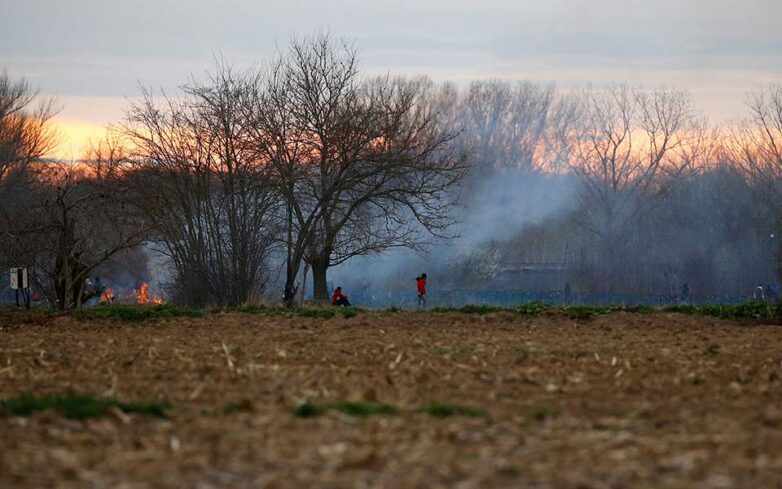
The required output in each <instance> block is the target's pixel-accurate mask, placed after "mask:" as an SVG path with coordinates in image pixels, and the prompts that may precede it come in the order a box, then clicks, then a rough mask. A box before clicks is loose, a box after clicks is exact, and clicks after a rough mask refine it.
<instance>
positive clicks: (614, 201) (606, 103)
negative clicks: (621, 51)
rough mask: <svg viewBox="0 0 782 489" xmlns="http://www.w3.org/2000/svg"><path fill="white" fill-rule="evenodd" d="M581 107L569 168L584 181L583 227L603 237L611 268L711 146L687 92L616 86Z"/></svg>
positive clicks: (570, 139)
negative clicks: (635, 226) (630, 230)
mask: <svg viewBox="0 0 782 489" xmlns="http://www.w3.org/2000/svg"><path fill="white" fill-rule="evenodd" d="M580 102H581V106H580V114H579V116H580V118H579V123H578V124H576V125H574V126H573V128H572V130H571V131H568V132H567V144H568V154H569V158H570V167H571V169H572V170H573V171H574V172H575V173H576V174H577V175H578V176H579V177H580V179H581V182H582V200H583V206H582V209H581V211H580V212H579V213H578V214H577V215H576V222H577V223H578V224H579V225H581V226H582V227H584V228H585V229H586V230H588V231H589V232H591V233H593V234H595V235H596V236H598V237H599V238H600V240H601V242H602V243H603V246H602V248H603V249H602V260H603V263H604V266H606V267H607V268H606V269H607V270H608V269H610V267H613V266H614V265H616V264H617V259H618V256H617V254H618V251H619V250H618V247H619V246H620V244H621V243H622V242H623V240H624V233H625V232H626V231H627V225H628V224H629V223H631V222H634V221H637V220H638V219H640V218H641V217H642V216H643V215H645V214H646V213H647V212H648V211H649V210H650V209H651V208H653V207H654V206H655V205H657V204H658V203H659V202H660V199H659V198H660V197H661V196H663V195H665V194H666V193H667V192H669V191H670V190H671V189H672V188H673V187H674V186H675V185H676V184H677V183H679V182H681V181H682V180H683V179H685V178H687V177H688V176H691V175H692V174H693V173H694V172H695V171H696V170H697V169H698V167H699V166H700V165H701V164H702V162H703V161H704V160H705V159H706V158H707V157H708V156H709V152H710V148H711V146H710V144H709V142H710V140H709V138H708V134H707V131H706V124H705V121H704V120H703V119H702V118H700V117H698V115H697V114H696V113H695V111H694V110H693V108H692V106H691V105H690V102H689V98H688V96H687V94H686V93H683V92H680V91H676V90H665V89H661V90H655V91H645V90H641V89H630V88H628V87H627V86H615V87H612V88H609V89H606V90H588V91H586V92H584V93H583V94H582V95H581V100H580ZM609 273H610V271H609Z"/></svg>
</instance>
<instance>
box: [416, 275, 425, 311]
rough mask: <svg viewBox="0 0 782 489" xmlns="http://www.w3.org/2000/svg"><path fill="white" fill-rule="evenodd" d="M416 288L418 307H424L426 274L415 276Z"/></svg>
mask: <svg viewBox="0 0 782 489" xmlns="http://www.w3.org/2000/svg"><path fill="white" fill-rule="evenodd" d="M415 285H416V289H418V308H419V309H421V308H422V307H426V274H425V273H422V274H421V276H420V277H416V278H415Z"/></svg>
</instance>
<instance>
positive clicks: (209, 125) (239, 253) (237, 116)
mask: <svg viewBox="0 0 782 489" xmlns="http://www.w3.org/2000/svg"><path fill="white" fill-rule="evenodd" d="M247 87H248V83H247V82H246V80H245V79H244V78H243V76H241V75H237V74H236V73H234V72H233V71H232V70H231V69H230V68H229V67H226V66H224V65H222V64H221V65H219V66H218V69H217V71H216V73H215V74H214V75H213V76H211V78H210V79H209V80H208V81H207V82H206V83H198V82H196V81H192V82H191V83H190V84H189V85H188V86H186V87H184V88H183V94H182V96H181V97H178V98H172V97H164V100H163V102H162V103H160V104H158V103H156V102H155V100H154V99H153V97H152V95H151V93H150V92H148V91H146V90H145V91H144V98H143V100H142V101H141V102H140V103H137V104H134V105H133V106H132V107H131V108H130V110H129V112H128V117H127V124H126V126H125V128H124V134H125V136H127V137H128V138H129V140H130V143H131V145H132V147H134V148H135V149H134V151H133V153H132V155H131V156H132V166H133V171H132V172H130V174H129V178H130V179H131V181H132V182H134V187H135V191H136V193H137V195H138V199H137V204H138V205H139V207H140V209H141V210H142V212H143V213H144V215H145V216H146V219H147V220H148V221H149V222H150V224H151V225H152V227H153V229H154V231H155V234H154V237H155V239H156V240H157V241H158V242H160V243H161V244H162V248H163V251H164V252H165V253H166V254H167V255H168V256H169V257H170V258H171V260H172V262H173V266H174V270H175V281H174V282H175V283H174V286H175V287H174V291H173V292H174V294H173V295H174V298H175V299H176V300H178V301H179V302H184V303H188V304H191V305H195V306H206V305H229V306H236V305H239V304H242V303H244V302H246V301H247V300H248V299H250V298H251V297H252V296H253V295H254V294H258V293H260V292H261V291H262V290H263V287H264V285H265V282H266V280H267V278H268V268H267V265H268V263H267V260H268V258H269V256H270V253H271V252H272V250H273V245H274V242H275V239H276V232H277V228H276V221H275V212H276V211H275V207H276V205H277V200H276V198H275V194H274V193H273V192H272V189H271V186H270V184H269V179H268V171H267V168H266V165H265V161H264V160H263V158H262V154H261V153H260V152H259V151H258V148H257V145H254V144H250V143H249V142H248V141H249V140H250V134H249V133H248V124H246V121H245V120H244V112H243V110H242V101H243V100H245V99H246V94H245V93H244V92H245V90H247Z"/></svg>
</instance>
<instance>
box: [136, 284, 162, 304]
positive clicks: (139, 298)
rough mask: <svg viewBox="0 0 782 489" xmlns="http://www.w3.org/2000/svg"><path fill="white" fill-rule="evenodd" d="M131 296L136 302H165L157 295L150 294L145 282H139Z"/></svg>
mask: <svg viewBox="0 0 782 489" xmlns="http://www.w3.org/2000/svg"><path fill="white" fill-rule="evenodd" d="M132 296H133V297H135V299H136V304H141V305H143V304H165V301H164V300H163V298H162V297H160V296H159V295H154V294H152V295H150V293H149V284H148V283H147V282H141V286H140V287H139V288H138V289H137V290H134V291H133V294H132Z"/></svg>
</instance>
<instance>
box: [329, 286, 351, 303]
mask: <svg viewBox="0 0 782 489" xmlns="http://www.w3.org/2000/svg"><path fill="white" fill-rule="evenodd" d="M331 305H332V306H344V307H350V301H349V300H348V296H346V295H345V294H343V293H342V287H337V288H336V289H334V294H333V295H332V296H331Z"/></svg>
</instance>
